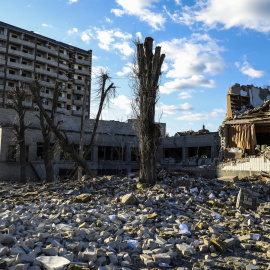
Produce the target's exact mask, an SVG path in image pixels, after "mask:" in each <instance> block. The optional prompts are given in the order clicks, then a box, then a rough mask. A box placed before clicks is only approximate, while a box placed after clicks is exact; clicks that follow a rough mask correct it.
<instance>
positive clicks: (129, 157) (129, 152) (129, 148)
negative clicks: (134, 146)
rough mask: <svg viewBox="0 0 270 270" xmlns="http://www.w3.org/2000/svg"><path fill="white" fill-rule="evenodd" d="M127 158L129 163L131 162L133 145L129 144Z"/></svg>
mask: <svg viewBox="0 0 270 270" xmlns="http://www.w3.org/2000/svg"><path fill="white" fill-rule="evenodd" d="M126 160H127V163H130V162H131V147H130V146H127V153H126Z"/></svg>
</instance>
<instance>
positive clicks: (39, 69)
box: [36, 68, 56, 78]
mask: <svg viewBox="0 0 270 270" xmlns="http://www.w3.org/2000/svg"><path fill="white" fill-rule="evenodd" d="M36 72H37V73H41V74H44V75H48V76H50V77H53V78H56V73H55V72H52V71H48V70H45V69H41V68H37V69H36Z"/></svg>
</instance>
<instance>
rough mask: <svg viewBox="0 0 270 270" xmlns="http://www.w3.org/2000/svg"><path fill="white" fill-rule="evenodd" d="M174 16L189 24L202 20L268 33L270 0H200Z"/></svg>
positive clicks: (213, 24) (215, 25) (209, 25)
mask: <svg viewBox="0 0 270 270" xmlns="http://www.w3.org/2000/svg"><path fill="white" fill-rule="evenodd" d="M179 14H181V15H179ZM172 17H173V18H174V20H175V21H178V22H181V23H185V24H187V25H191V24H194V23H196V22H202V23H203V24H204V25H206V26H207V27H210V28H217V27H219V26H220V25H221V26H222V27H223V28H225V29H229V28H232V27H241V28H244V29H253V30H256V31H259V32H264V33H268V32H269V31H270V1H269V0H256V1H255V0H237V1H235V0H226V1H224V0H200V1H197V2H196V4H195V5H194V6H191V7H189V6H184V7H183V8H182V12H181V13H179V12H178V13H175V14H173V15H172Z"/></svg>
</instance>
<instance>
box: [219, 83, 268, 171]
mask: <svg viewBox="0 0 270 270" xmlns="http://www.w3.org/2000/svg"><path fill="white" fill-rule="evenodd" d="M269 105H270V90H269V87H266V88H260V87H255V86H253V85H246V86H244V85H242V86H241V85H239V84H235V85H233V86H231V87H230V88H229V90H228V95H227V114H226V117H225V119H224V121H223V123H222V126H221V127H220V131H219V133H220V137H221V151H220V158H221V159H222V160H223V162H222V163H221V164H220V165H219V167H218V174H219V175H220V176H224V175H239V176H248V175H251V174H260V173H261V172H268V173H269V172H270V107H269Z"/></svg>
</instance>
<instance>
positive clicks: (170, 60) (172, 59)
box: [158, 34, 225, 94]
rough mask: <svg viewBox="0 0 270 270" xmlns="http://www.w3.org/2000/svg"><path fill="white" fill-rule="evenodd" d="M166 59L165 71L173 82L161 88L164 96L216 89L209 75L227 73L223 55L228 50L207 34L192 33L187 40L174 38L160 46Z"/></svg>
mask: <svg viewBox="0 0 270 270" xmlns="http://www.w3.org/2000/svg"><path fill="white" fill-rule="evenodd" d="M158 46H161V47H162V52H163V53H165V55H166V58H165V62H164V65H165V66H164V67H163V68H162V71H163V72H166V71H167V72H166V74H165V76H166V77H167V78H171V79H173V80H172V81H169V82H167V83H165V84H164V86H161V87H160V91H161V93H167V94H170V93H172V92H175V91H182V90H186V89H194V88H195V87H199V86H201V87H214V86H215V81H214V80H212V79H208V78H207V77H206V75H211V76H213V75H216V74H218V73H221V72H223V71H224V67H225V63H224V60H223V58H222V57H221V55H220V52H223V51H224V50H225V49H224V47H222V46H219V45H218V44H217V41H216V40H214V39H212V38H211V37H210V36H209V35H207V34H204V35H202V34H192V36H191V37H190V38H189V39H188V38H182V39H173V40H172V41H164V42H161V43H160V44H158Z"/></svg>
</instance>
